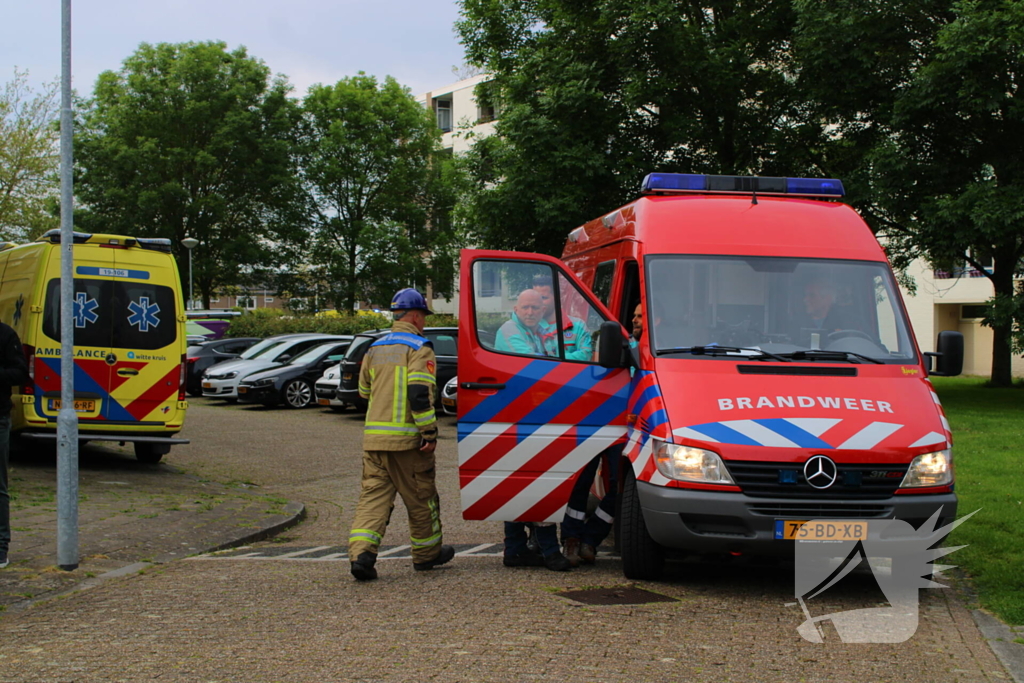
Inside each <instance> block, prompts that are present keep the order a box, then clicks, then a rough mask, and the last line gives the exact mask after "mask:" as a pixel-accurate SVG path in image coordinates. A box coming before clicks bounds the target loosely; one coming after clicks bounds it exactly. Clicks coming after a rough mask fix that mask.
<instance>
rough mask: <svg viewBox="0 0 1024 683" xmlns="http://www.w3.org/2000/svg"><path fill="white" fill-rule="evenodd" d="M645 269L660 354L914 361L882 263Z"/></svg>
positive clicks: (765, 261) (740, 261) (749, 261)
mask: <svg viewBox="0 0 1024 683" xmlns="http://www.w3.org/2000/svg"><path fill="white" fill-rule="evenodd" d="M647 270H648V276H647V287H648V299H647V300H648V302H649V303H648V310H647V311H646V322H647V324H648V326H649V327H648V329H649V330H650V334H651V343H652V348H653V349H654V352H655V354H657V355H661V356H665V355H671V356H674V357H692V358H722V357H728V356H731V357H732V358H733V359H736V358H738V357H742V356H749V357H758V358H759V359H762V360H774V361H778V360H798V361H808V360H816V359H820V360H827V361H836V360H838V361H844V360H846V361H849V362H892V363H907V362H913V361H914V360H915V358H916V352H915V350H914V346H913V344H912V343H911V336H910V333H909V330H908V327H907V322H906V315H905V313H904V311H903V307H902V303H901V300H900V298H899V295H898V293H897V290H896V283H895V281H894V279H893V277H892V273H891V272H890V270H889V268H888V267H887V265H886V264H884V263H875V262H868V261H837V260H823V259H798V258H773V257H751V256H724V257H719V256H675V255H672V256H667V255H666V256H650V257H648V262H647ZM651 302H653V303H651ZM716 347H722V348H716ZM766 354H773V355H771V356H769V355H766Z"/></svg>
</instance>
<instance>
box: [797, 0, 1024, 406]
mask: <svg viewBox="0 0 1024 683" xmlns="http://www.w3.org/2000/svg"><path fill="white" fill-rule="evenodd" d="M795 6H796V9H797V14H798V16H799V18H800V19H799V21H800V30H799V32H798V40H797V42H796V48H797V49H796V54H797V56H798V59H799V63H800V67H801V82H803V84H804V87H806V88H807V91H808V93H809V95H810V98H811V99H810V102H809V104H810V105H811V106H813V107H814V108H815V109H816V110H817V111H818V112H820V114H821V116H823V117H825V118H826V120H828V121H829V123H830V124H831V125H832V126H834V129H835V130H836V132H837V133H838V134H839V136H841V137H838V138H837V140H836V141H835V143H834V145H833V146H834V147H837V148H842V149H843V150H844V155H843V156H842V157H841V158H842V160H843V165H842V175H843V177H846V178H848V179H850V180H851V181H852V182H851V183H850V187H851V189H852V190H853V191H852V193H851V194H852V199H853V203H854V205H855V206H856V207H857V208H858V209H859V210H860V211H861V212H862V213H863V214H864V215H865V216H866V217H867V218H868V220H869V222H871V223H872V225H873V226H874V227H875V228H876V230H877V231H878V233H879V236H880V238H881V239H882V240H883V241H885V243H886V249H887V252H888V253H889V255H890V259H891V260H892V262H893V265H894V266H895V267H896V268H898V269H902V268H905V267H906V266H907V265H909V263H910V262H911V261H913V260H914V259H915V258H918V257H924V258H927V259H928V260H929V261H931V262H932V263H935V264H942V265H945V266H947V267H948V266H950V265H952V266H957V267H961V266H963V265H964V264H968V265H970V266H971V267H972V268H975V269H978V270H982V271H984V270H985V268H984V267H983V261H985V262H987V261H989V260H991V264H992V268H991V272H990V273H988V277H989V279H990V280H991V282H992V285H993V288H994V291H995V297H994V298H993V300H992V303H993V304H997V306H996V307H995V308H993V311H992V313H991V314H990V316H989V317H988V318H986V324H988V325H990V326H991V327H992V328H993V332H994V334H993V337H994V341H993V363H992V381H993V382H996V383H997V384H1001V385H1004V386H1006V385H1009V383H1010V378H1011V367H1010V365H1011V353H1012V348H1013V347H1014V344H1016V348H1018V349H1020V348H1021V346H1022V339H1021V324H1022V318H1020V317H1019V312H1020V311H1021V310H1022V308H1024V306H1022V304H1021V303H1020V300H1019V299H1018V300H1017V301H1016V303H1015V301H1014V297H1015V296H1017V297H1021V294H1020V293H1015V291H1014V282H1013V276H1014V273H1015V272H1019V271H1020V270H1021V268H1022V266H1024V228H1022V218H1024V206H1022V204H1021V202H1020V197H1021V196H1022V195H1024V139H1022V138H1021V136H1020V134H1019V131H1020V129H1021V126H1022V125H1024V107H1019V106H1017V105H1018V104H1019V103H1017V102H1016V94H1017V91H1018V88H1017V84H1018V83H1019V82H1020V79H1021V78H1024V50H1022V48H1021V45H1022V38H1024V4H1022V3H1020V2H1002V1H1001V0H965V1H961V2H953V3H950V2H947V1H945V0H899V1H898V2H895V3H888V2H887V3H882V2H877V3H876V2H871V3H864V2H859V1H857V0H836V1H835V2H829V3H821V2H817V1H816V0H797V2H796V3H795ZM830 74H831V76H832V78H829V75H830ZM840 75H841V77H842V79H843V87H841V88H837V87H835V84H834V78H835V77H838V76H840ZM837 158H838V157H837ZM1015 311H1016V313H1015ZM1015 335H1016V342H1014V337H1015Z"/></svg>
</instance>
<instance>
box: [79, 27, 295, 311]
mask: <svg viewBox="0 0 1024 683" xmlns="http://www.w3.org/2000/svg"><path fill="white" fill-rule="evenodd" d="M289 90H290V86H289V85H288V83H287V81H286V80H285V78H284V77H280V76H279V77H276V78H271V75H270V70H269V69H268V68H267V67H266V65H265V64H263V62H262V61H260V60H258V59H255V58H253V57H250V56H249V55H248V54H247V53H246V50H245V48H238V49H236V50H234V51H231V52H229V51H228V50H227V48H226V45H225V44H224V43H221V42H205V43H181V44H167V43H161V44H158V45H149V44H146V43H143V44H142V45H140V46H139V49H138V50H137V51H136V52H135V53H134V54H133V55H132V56H131V57H129V58H128V59H126V60H125V62H124V65H123V67H122V69H121V70H120V71H118V72H113V71H107V72H104V73H102V74H100V76H99V79H98V81H97V83H96V88H95V96H94V98H93V99H92V101H91V102H89V103H87V107H86V111H85V113H84V115H83V116H82V123H83V126H82V129H81V131H80V132H79V134H78V136H77V138H76V142H75V153H76V161H77V170H78V179H77V182H76V193H77V195H78V197H79V199H80V200H81V202H82V203H83V205H84V210H83V212H82V215H81V216H80V217H79V216H76V223H78V224H80V225H81V226H82V227H83V229H91V230H94V231H102V232H121V233H125V234H131V235H139V236H145V237H166V238H169V239H171V241H172V243H173V245H174V248H175V249H176V250H177V252H178V255H179V257H181V258H185V255H184V254H183V252H184V248H183V247H182V246H181V244H180V243H181V240H182V239H183V238H185V237H186V236H189V237H194V238H195V239H198V240H199V246H197V247H195V249H193V251H192V257H193V259H194V262H193V272H194V278H195V284H196V286H197V287H198V289H199V291H200V292H201V293H202V297H203V304H204V306H209V301H210V296H211V294H213V293H215V292H216V291H217V290H218V289H219V288H220V287H222V286H225V285H236V284H242V282H243V281H244V280H245V279H246V276H245V273H248V272H253V269H254V267H255V266H263V267H271V266H273V265H275V264H277V263H279V262H280V259H281V256H282V254H283V253H284V251H283V250H282V249H280V248H278V244H279V243H280V242H284V241H288V240H290V239H292V238H293V233H294V230H295V227H296V225H297V221H296V216H294V215H293V214H292V213H291V211H292V209H293V207H294V199H295V196H296V194H295V193H296V183H295V178H296V172H295V164H294V159H293V156H292V152H293V149H294V136H293V130H294V127H295V124H296V123H297V119H298V108H297V106H296V104H295V103H294V101H292V100H290V99H289V98H288V92H289ZM183 271H185V269H183ZM183 278H187V272H183Z"/></svg>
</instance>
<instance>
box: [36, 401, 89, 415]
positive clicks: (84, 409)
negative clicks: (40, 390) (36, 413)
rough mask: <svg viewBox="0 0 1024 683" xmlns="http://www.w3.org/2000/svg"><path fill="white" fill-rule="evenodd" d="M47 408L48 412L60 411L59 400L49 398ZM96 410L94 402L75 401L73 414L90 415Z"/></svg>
mask: <svg viewBox="0 0 1024 683" xmlns="http://www.w3.org/2000/svg"><path fill="white" fill-rule="evenodd" d="M47 405H48V407H49V409H50V410H60V399H59V398H51V399H48V404H47ZM94 410H96V401H90V400H85V399H83V400H80V401H75V412H76V413H91V412H93V411H94Z"/></svg>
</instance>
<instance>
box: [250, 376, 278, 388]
mask: <svg viewBox="0 0 1024 683" xmlns="http://www.w3.org/2000/svg"><path fill="white" fill-rule="evenodd" d="M276 381H277V378H276V377H264V378H263V379H257V380H254V381H253V382H252V386H254V387H269V386H271V385H272V384H273V383H274V382H276Z"/></svg>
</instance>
